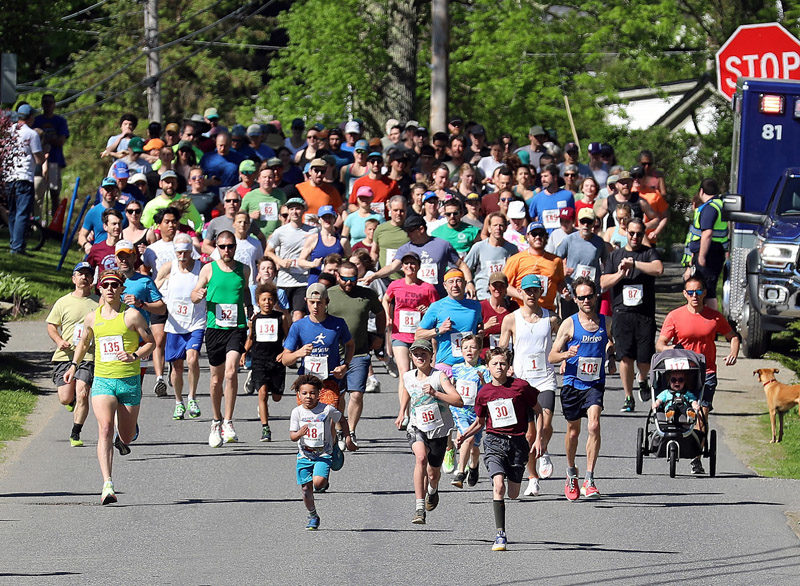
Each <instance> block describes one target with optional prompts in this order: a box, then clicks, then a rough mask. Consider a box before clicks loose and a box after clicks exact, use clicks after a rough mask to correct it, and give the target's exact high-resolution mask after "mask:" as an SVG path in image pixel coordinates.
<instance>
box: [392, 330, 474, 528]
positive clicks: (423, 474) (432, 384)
mask: <svg viewBox="0 0 800 586" xmlns="http://www.w3.org/2000/svg"><path fill="white" fill-rule="evenodd" d="M410 350H411V358H412V360H413V361H414V366H416V368H415V369H413V370H410V371H408V372H407V373H405V374H404V375H403V387H402V395H401V397H400V412H399V414H398V415H397V419H396V420H395V425H396V426H397V428H398V429H400V427H401V426H402V424H403V419H404V418H405V415H406V410H407V409H408V406H409V403H410V404H411V420H410V422H409V424H408V429H407V430H406V437H407V438H408V444H409V445H410V446H411V451H412V452H413V454H414V456H415V457H416V463H415V465H414V495H415V496H416V499H417V503H416V509H415V513H414V518H413V519H412V520H411V522H412V523H414V524H416V525H424V524H425V511H432V510H434V509H435V508H436V506H437V505H438V504H439V478H440V477H441V474H442V472H441V466H442V460H444V452H445V450H446V449H447V438H448V436H449V435H450V432H451V431H452V429H453V417H452V415H451V413H450V410H449V409H444V406H445V405H455V406H456V407H462V406H463V405H464V402H463V401H462V400H461V396H460V395H459V394H458V393H457V392H456V389H455V387H453V384H452V383H451V382H450V379H448V378H447V375H445V374H444V373H443V372H442V371H440V370H434V368H433V345H432V344H431V341H430V340H416V341H415V342H414V343H413V344H411V348H410ZM426 484H427V485H428V486H427V491H426V489H425V488H426V487H425V485H426Z"/></svg>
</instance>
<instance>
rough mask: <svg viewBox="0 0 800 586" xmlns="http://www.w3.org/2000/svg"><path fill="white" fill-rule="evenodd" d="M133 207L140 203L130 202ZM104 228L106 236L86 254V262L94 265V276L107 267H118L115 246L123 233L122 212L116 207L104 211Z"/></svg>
mask: <svg viewBox="0 0 800 586" xmlns="http://www.w3.org/2000/svg"><path fill="white" fill-rule="evenodd" d="M129 205H130V206H131V207H134V206H138V205H139V204H138V203H132V204H129ZM102 218H103V230H105V231H106V238H105V240H102V241H101V242H95V243H94V244H92V247H91V248H90V249H89V254H87V255H86V259H85V260H86V262H87V263H89V266H91V267H92V269H93V273H94V276H97V275H99V274H100V273H102V272H103V271H105V270H107V269H116V268H118V267H117V256H116V254H115V252H114V247H115V246H116V245H117V242H119V240H120V236H121V234H122V214H121V213H119V212H118V211H117V210H115V209H114V208H111V209H109V210H106V211H104V212H103V215H102Z"/></svg>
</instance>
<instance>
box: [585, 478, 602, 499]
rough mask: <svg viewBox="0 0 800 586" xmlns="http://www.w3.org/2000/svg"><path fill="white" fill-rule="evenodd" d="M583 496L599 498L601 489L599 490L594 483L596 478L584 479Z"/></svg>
mask: <svg viewBox="0 0 800 586" xmlns="http://www.w3.org/2000/svg"><path fill="white" fill-rule="evenodd" d="M581 496H585V497H586V498H598V497H599V496H600V491H599V490H597V487H596V486H595V485H594V480H584V481H583V485H582V486H581Z"/></svg>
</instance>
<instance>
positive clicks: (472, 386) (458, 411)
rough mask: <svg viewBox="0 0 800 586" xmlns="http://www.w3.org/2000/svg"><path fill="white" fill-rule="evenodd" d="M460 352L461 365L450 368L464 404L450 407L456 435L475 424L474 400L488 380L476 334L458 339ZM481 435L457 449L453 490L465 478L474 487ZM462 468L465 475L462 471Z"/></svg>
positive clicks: (477, 434)
mask: <svg viewBox="0 0 800 586" xmlns="http://www.w3.org/2000/svg"><path fill="white" fill-rule="evenodd" d="M461 352H462V354H463V355H464V361H463V362H459V363H457V364H454V365H453V381H454V382H455V387H456V391H457V392H458V394H459V395H461V400H462V401H464V406H463V407H450V412H451V413H452V414H453V419H454V420H455V422H456V427H457V428H458V432H459V433H464V432H466V431H467V429H468V428H469V426H470V425H472V424H473V423H474V422H475V418H476V415H475V397H476V395H477V394H478V389H479V388H481V387H482V386H483V385H485V384H486V381H488V380H491V375H490V374H489V369H488V368H486V366H484V365H483V364H479V363H478V362H479V360H480V356H481V338H479V337H478V336H476V335H475V334H468V335H466V336H464V337H463V338H462V339H461ZM481 435H482V432H480V431H479V432H477V433H476V434H475V435H474V436H472V437H471V438H469V439H468V440H467V441H465V442H464V443H463V444H462V445H461V447H460V448H459V452H458V468H457V471H456V474H455V477H454V478H453V481H452V482H451V484H452V485H453V486H456V487H458V488H462V487H463V486H464V478H466V479H467V484H469V485H470V486H475V485H476V484H477V482H478V465H479V460H478V458H480V455H481V448H480V446H481ZM465 468H466V469H467V472H465V471H464V470H465Z"/></svg>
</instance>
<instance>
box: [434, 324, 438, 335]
mask: <svg viewBox="0 0 800 586" xmlns="http://www.w3.org/2000/svg"><path fill="white" fill-rule="evenodd" d="M433 333H434V334H436V335H437V336H438V335H439V326H436V327H435V328H433Z"/></svg>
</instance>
